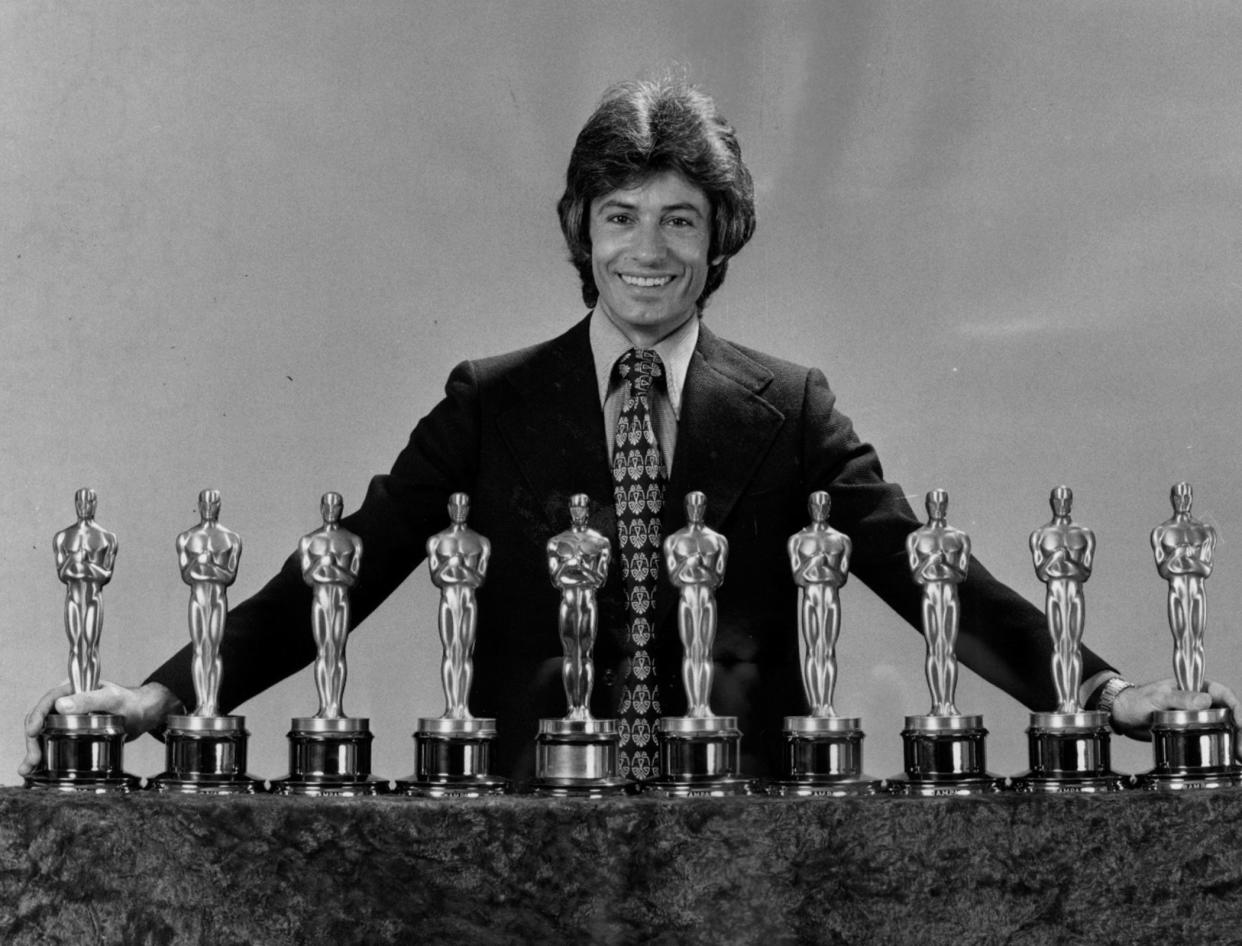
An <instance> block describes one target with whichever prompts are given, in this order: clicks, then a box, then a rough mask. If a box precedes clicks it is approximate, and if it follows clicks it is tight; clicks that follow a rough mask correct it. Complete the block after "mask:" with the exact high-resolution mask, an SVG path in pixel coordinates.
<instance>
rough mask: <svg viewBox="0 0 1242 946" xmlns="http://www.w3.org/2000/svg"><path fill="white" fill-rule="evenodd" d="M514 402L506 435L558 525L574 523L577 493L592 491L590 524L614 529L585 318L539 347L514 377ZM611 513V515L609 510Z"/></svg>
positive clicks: (505, 419)
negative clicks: (571, 499)
mask: <svg viewBox="0 0 1242 946" xmlns="http://www.w3.org/2000/svg"><path fill="white" fill-rule="evenodd" d="M513 385H514V389H515V390H514V391H513V395H514V397H513V403H512V405H510V406H509V407H507V408H506V409H505V410H503V411H502V412H501V413H500V414H499V415H498V416H497V418H496V423H497V426H498V427H499V429H500V434H501V437H502V438H503V439H504V441H505V444H506V445H507V446H508V448H509V451H510V452H511V453H512V455H513V459H514V462H515V463H516V465H517V468H518V470H519V471H520V473H521V474H522V476H523V478H525V480H526V481H527V483H528V484H529V485H530V488H531V491H532V493H533V495H535V496H536V497H538V502H539V503H540V504H541V505H542V507H543V513H544V516H545V517H546V519H547V520H548V524H549V525H550V526H553V527H554V531H555V532H559V531H561V530H562V529H564V528H566V527H567V526H568V524H569V513H568V508H569V507H568V501H569V497H570V496H571V495H572V494H574V493H586V494H587V495H589V496H590V497H591V525H592V527H593V528H595V529H599V530H600V531H601V532H604V534H605V535H609V534H610V532H609V531H606V530H605V528H604V527H605V526H607V528H608V529H609V530H611V531H612V532H615V516H614V514H613V512H612V479H611V473H610V471H609V465H608V454H607V449H606V445H605V443H604V415H603V411H602V409H601V408H600V404H599V390H598V387H597V384H596V380H595V363H594V360H593V358H592V355H591V344H590V340H589V337H588V334H587V322H586V321H585V320H584V321H582V322H580V323H579V324H578V325H575V326H574V327H573V328H572V329H571V330H570V331H568V332H567V333H565V334H564V335H562V336H561V337H560V338H557V339H554V340H553V341H552V342H551V343H549V344H548V345H547V346H545V347H543V348H542V349H541V350H540V351H538V352H537V353H536V354H535V355H534V356H533V357H532V358H531V359H530V360H529V361H528V362H527V363H526V364H525V365H524V366H523V368H522V370H521V371H520V372H517V373H515V375H514V377H513ZM604 513H606V516H605V515H604Z"/></svg>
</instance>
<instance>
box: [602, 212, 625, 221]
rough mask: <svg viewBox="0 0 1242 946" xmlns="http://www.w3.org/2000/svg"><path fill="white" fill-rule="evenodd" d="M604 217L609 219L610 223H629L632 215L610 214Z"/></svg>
mask: <svg viewBox="0 0 1242 946" xmlns="http://www.w3.org/2000/svg"><path fill="white" fill-rule="evenodd" d="M604 219H605V220H607V221H608V222H609V223H629V222H630V215H629V214H609V215H608V216H607V217H605V218H604Z"/></svg>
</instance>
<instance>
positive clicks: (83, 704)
mask: <svg viewBox="0 0 1242 946" xmlns="http://www.w3.org/2000/svg"><path fill="white" fill-rule="evenodd" d="M184 711H185V709H184V707H183V706H182V704H181V701H180V700H179V699H177V697H176V696H174V695H173V692H172V691H171V690H169V689H168V687H166V686H164V685H163V684H161V683H144V684H143V685H142V686H140V687H123V686H119V685H118V684H115V683H108V682H107V681H103V682H101V683H100V684H99V687H98V689H95V690H89V691H87V692H86V693H77V694H74V692H73V687H72V686H70V684H69V682H68V681H65V682H64V683H62V684H61V685H60V686H56V687H52V689H50V690H48V691H47V692H46V693H44V694H43V696H41V697H40V698H39V701H38V702H37V703H35V705H34V708H33V709H31V711H30V712H29V713H28V714H27V715H26V757H25V758H24V759H22V761H21V764H20V765H19V766H18V767H17V774H18V775H21V776H22V777H25V776H27V775H29V774H31V773H32V772H33V771H34V770H35V769H36V768H37V767H38V765H39V760H40V759H41V758H42V757H43V752H42V750H41V749H40V747H39V734H40V733H41V732H42V731H43V721H44V720H45V719H46V718H47V715H48V714H49V713H53V712H55V713H60V714H62V715H73V714H78V713H112V714H114V715H116V716H123V717H125V738H126V739H135V738H137V737H138V736H140V735H142V734H143V733H144V732H148V731H150V730H152V729H154V728H155V727H156V726H158V725H159V724H160V723H162V722H163V721H164V717H166V716H167V715H168V714H169V713H181V712H184Z"/></svg>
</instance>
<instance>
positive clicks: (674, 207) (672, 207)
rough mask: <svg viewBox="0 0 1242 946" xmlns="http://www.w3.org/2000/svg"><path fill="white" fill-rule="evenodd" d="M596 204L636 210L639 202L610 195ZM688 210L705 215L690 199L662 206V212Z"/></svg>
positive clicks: (600, 207) (683, 211)
mask: <svg viewBox="0 0 1242 946" xmlns="http://www.w3.org/2000/svg"><path fill="white" fill-rule="evenodd" d="M596 206H597V208H598V209H599V210H635V209H637V207H638V204H637V203H636V202H635V201H632V200H623V199H622V198H620V197H609V198H608V199H607V200H603V201H600V203H599V204H597V205H596ZM687 211H688V212H690V213H693V214H695V215H697V216H699V217H702V216H703V211H702V210H700V209H699V208H698V207H696V206H695V205H694V204H692V203H690V202H689V201H683V202H682V203H677V204H665V205H664V206H662V207H661V208H660V213H661V214H666V213H672V212H680V213H685V212H687Z"/></svg>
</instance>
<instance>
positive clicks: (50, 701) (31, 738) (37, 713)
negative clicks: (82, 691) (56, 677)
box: [17, 680, 73, 777]
mask: <svg viewBox="0 0 1242 946" xmlns="http://www.w3.org/2000/svg"><path fill="white" fill-rule="evenodd" d="M72 692H73V687H72V686H71V685H70V684H69V681H68V680H66V681H65V682H64V683H62V684H60V685H59V686H55V687H52V689H50V690H48V691H47V692H46V693H44V694H43V695H42V696H41V697H39V700H38V702H37V703H35V705H34V706H33V707H32V708H31V710H30V712H29V713H27V714H26V755H25V756H24V757H23V758H22V761H21V762H20V763H19V764H18V766H17V774H18V775H21V776H23V777H25V776H27V775H29V774H30V773H31V772H33V771H34V770H35V769H36V768H38V765H39V760H40V759H42V758H43V749H42V747H41V746H40V745H39V734H40V733H41V732H43V721H44V720H45V719H47V714H48V713H50V712H52V708H53V706H54V705H55V703H56V701H57V700H58V699H59V698H61V697H63V696H65V695H66V694H69V693H72Z"/></svg>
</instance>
